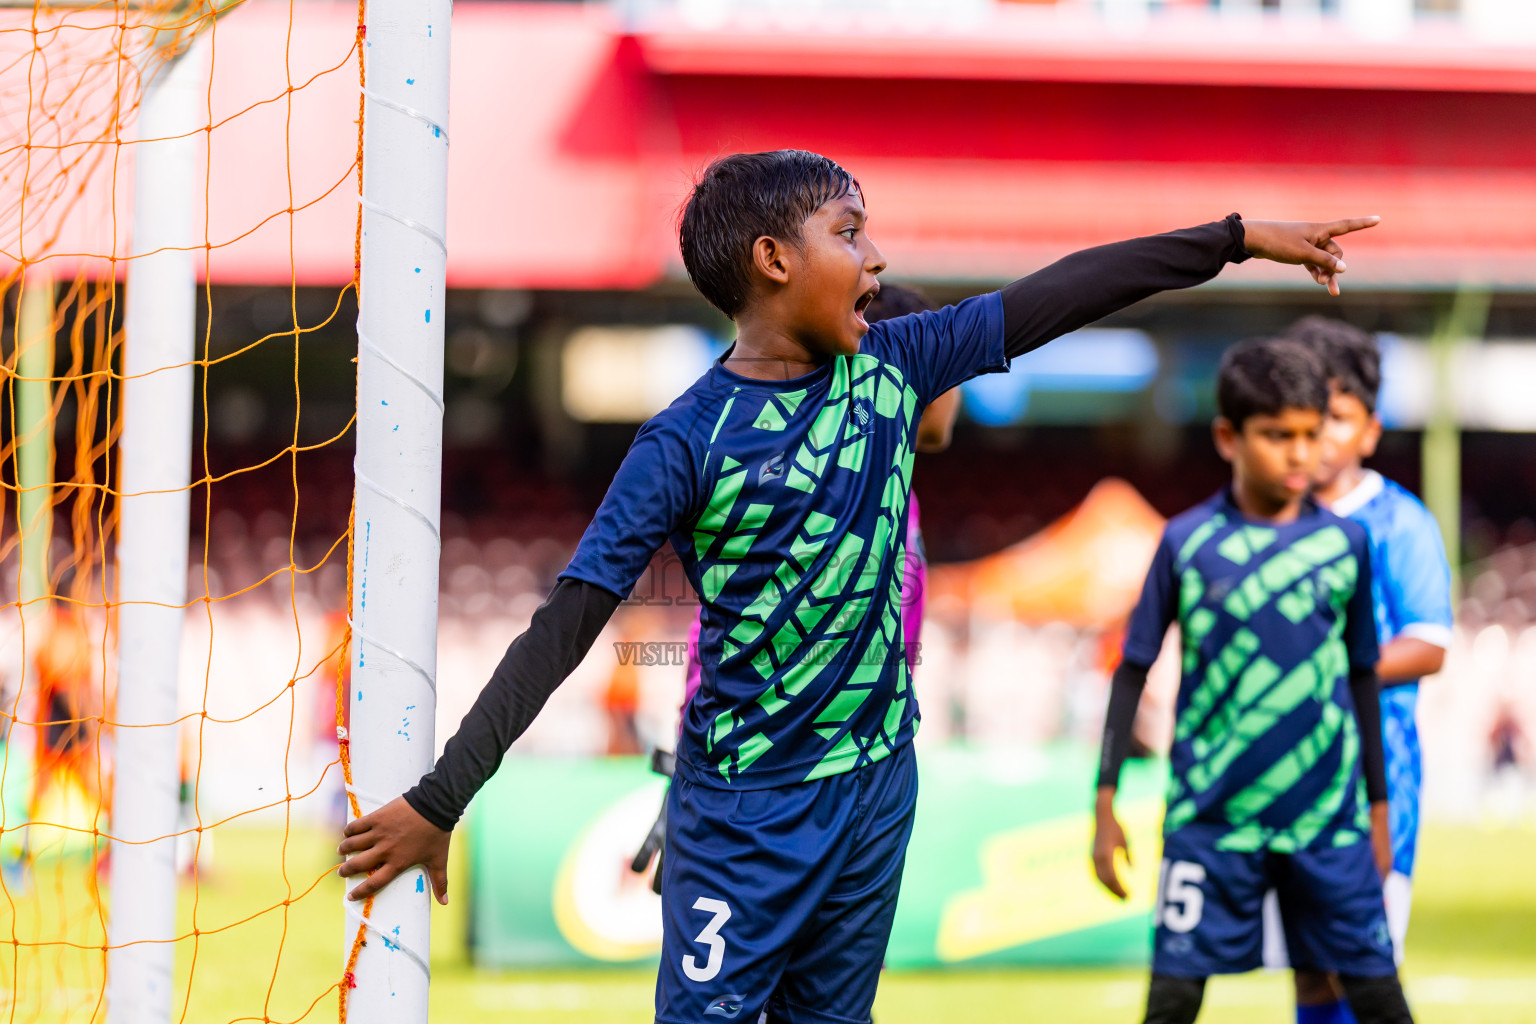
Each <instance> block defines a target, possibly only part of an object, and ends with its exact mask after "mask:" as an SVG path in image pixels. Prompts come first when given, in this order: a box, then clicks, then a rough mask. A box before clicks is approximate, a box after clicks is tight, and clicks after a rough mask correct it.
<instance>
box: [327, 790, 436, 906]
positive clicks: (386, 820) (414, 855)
mask: <svg viewBox="0 0 1536 1024" xmlns="http://www.w3.org/2000/svg"><path fill="white" fill-rule="evenodd" d="M345 835H346V838H345V839H343V840H342V841H341V845H340V846H338V847H337V848H336V852H337V853H340V854H341V855H342V856H344V857H346V858H347V859H346V860H345V861H343V862H342V865H341V867H340V868H338V869H337V873H338V874H339V875H341V877H343V878H351V877H352V876H353V875H362V874H366V875H367V876H368V877H367V878H365V879H364V880H363V881H362V882H360V883H358V885H357V886H355V887H354V888H353V889H352V891H351V892H349V893H347V898H348V899H351V900H365V899H367V898H368V897H369V896H372V895H373V894H374V893H376V892H378V891H379V890H381V889H383V888H384V887H385V886H386V885H388V884H389V883H390V882H392V881H394V880H395V878H396V877H398V876H399V875H400V874H401V873H402V872H404V871H407V870H409V869H410V868H412V867H415V866H416V865H417V864H420V865H421V866H422V867H424V868H426V870H427V878H428V879H430V880H431V882H432V894H433V895H434V896H436V897H437V902H439V903H441V904H443V905H444V906H447V905H448V841H449V840H450V839H451V838H452V836H453V833H452V832H444V831H443V830H442V829H440V828H438V827H437V826H436V825H434V824H432V823H431V822H430V821H428V820H427V819H426V818H423V817H422V816H421V815H420V814H418V813H416V810H415V808H413V807H412V806H411V805H410V804H409V803H407V802H406V800H405V798H404V797H395V799H393V800H391V801H390V802H389V803H387V804H385V805H384V806H383V807H380V808H379V809H378V810H376V811H374V812H373V813H372V814H365V815H363V816H362V817H361V818H357V819H355V820H353V821H350V822H348V823H347V828H346V832H345Z"/></svg>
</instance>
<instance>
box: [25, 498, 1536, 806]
mask: <svg viewBox="0 0 1536 1024" xmlns="http://www.w3.org/2000/svg"><path fill="white" fill-rule="evenodd" d="M925 500H926V499H925ZM578 518H579V517H578ZM290 522H291V520H290V519H288V518H287V517H285V516H284V515H283V514H282V513H280V512H276V511H272V510H267V511H261V512H257V513H255V514H254V515H252V516H249V517H247V516H246V515H245V514H243V513H241V512H238V511H235V510H232V509H224V510H221V511H218V512H216V513H215V514H214V517H213V518H212V520H210V523H211V525H210V536H212V537H214V538H215V539H216V543H213V544H211V545H210V547H209V553H208V558H207V563H206V564H207V574H206V591H205V577H204V571H203V557H202V551H201V547H202V544H201V540H200V539H199V540H198V541H197V542H196V543H195V545H194V551H193V557H192V570H191V574H190V575H191V579H190V580H189V593H190V594H191V595H192V597H193V598H194V601H193V603H192V605H191V607H190V608H189V610H188V614H187V619H186V626H185V632H184V635H183V658H182V676H181V688H180V692H181V708H182V713H183V715H184V716H186V717H185V718H184V719H183V723H182V731H183V772H184V776H185V778H186V780H187V797H188V800H189V814H190V813H191V811H190V800H191V799H192V797H193V795H194V791H195V795H196V797H197V800H198V805H199V807H200V808H201V809H202V813H203V818H204V820H205V821H215V820H220V819H221V818H223V817H225V816H227V815H230V814H236V813H240V812H246V811H250V810H252V809H253V808H266V810H265V811H263V812H260V813H270V814H280V813H281V812H282V809H283V807H284V805H285V803H287V802H289V801H290V800H291V801H292V803H293V808H294V811H295V813H297V814H299V815H301V816H309V817H312V818H327V817H329V818H335V817H337V816H339V815H340V814H341V787H340V780H339V772H338V770H337V768H336V766H335V760H336V756H337V744H336V690H337V684H338V675H340V676H341V678H343V679H344V678H345V665H344V662H345V657H344V653H343V652H342V650H341V644H342V641H343V639H344V637H345V635H346V617H345V610H344V601H345V593H346V568H345V557H346V553H345V549H344V547H333V544H334V542H335V538H325V537H313V536H312V537H300V538H298V539H297V540H296V541H294V544H293V552H294V562H295V563H296V564H297V565H299V566H301V567H303V568H306V569H311V570H312V571H307V572H289V571H288V570H287V568H286V567H287V565H288V564H289V545H290V538H289V532H290V531H289V526H290ZM478 525H479V528H477V529H471V528H469V527H468V525H467V524H465V523H464V522H463V521H450V522H448V523H446V524H445V531H444V532H445V535H446V539H445V541H444V544H443V558H442V571H441V581H442V587H441V598H440V608H439V613H440V625H441V629H440V637H439V648H438V711H437V723H436V724H437V737H438V742H439V744H440V743H441V741H442V739H444V738H446V736H447V735H449V734H450V733H451V731H452V729H453V727H454V726H455V725H456V724H457V722H458V719H459V718H460V717H461V716H462V715H463V713H464V712H465V711H466V710H467V709H468V707H469V705H470V703H472V701H473V700H474V698H475V695H476V694H477V693H478V691H479V689H480V687H481V685H482V684H483V683H484V681H485V680H486V679H487V678H488V677H489V675H490V673H491V671H492V669H493V668H494V667H495V665H496V663H497V662H498V661H499V660H500V658H501V656H502V654H503V652H504V651H505V649H506V646H507V644H508V643H509V642H510V641H511V640H512V639H513V638H514V637H516V636H517V635H518V634H519V633H520V632H521V631H522V630H523V629H524V628H525V627H526V625H527V623H528V620H529V618H530V617H531V615H532V613H533V611H534V609H536V608H537V607H538V605H539V603H540V602H541V601H542V599H543V595H544V594H545V593H546V592H547V590H548V589H549V587H550V586H551V585H552V583H553V581H554V578H555V576H556V574H557V573H558V572H559V571H560V569H562V568H563V567H564V565H565V563H566V560H567V559H568V558H569V555H570V552H571V550H572V548H573V546H574V541H575V539H576V538H575V537H572V536H569V535H567V536H563V537H552V536H545V537H535V538H527V537H522V538H518V539H514V538H512V537H508V536H501V535H498V534H497V533H496V532H495V530H494V528H493V527H492V526H491V525H490V524H488V523H484V524H478ZM931 529H932V528H931V527H930V531H931ZM1483 529H1484V530H1485V532H1486V531H1487V529H1488V528H1486V527H1483ZM58 543H60V544H63V541H62V540H60V541H59V542H58ZM1492 543H1493V544H1495V545H1496V550H1495V551H1494V553H1493V554H1491V555H1489V556H1488V557H1486V558H1483V559H1481V560H1479V561H1476V562H1472V563H1469V564H1468V565H1466V566H1465V567H1464V570H1463V592H1464V597H1463V598H1462V600H1461V603H1460V611H1459V615H1458V622H1457V626H1456V631H1455V641H1454V644H1453V647H1452V649H1451V652H1450V656H1449V658H1448V661H1447V664H1446V668H1445V670H1444V671H1443V672H1442V673H1441V674H1440V675H1439V676H1437V677H1434V678H1432V679H1431V680H1429V681H1427V682H1426V684H1425V686H1424V688H1423V696H1422V698H1421V703H1420V711H1419V719H1420V728H1421V731H1422V733H1423V737H1424V745H1425V751H1426V754H1425V756H1426V758H1427V759H1429V760H1430V761H1431V763H1432V764H1433V770H1432V771H1429V772H1427V773H1426V778H1427V779H1428V789H1427V791H1426V793H1425V799H1426V804H1427V807H1428V808H1429V810H1430V812H1431V813H1434V814H1440V815H1458V814H1459V815H1466V814H1477V815H1493V816H1499V817H1511V816H1529V815H1532V814H1536V527H1533V526H1532V524H1531V523H1530V522H1529V521H1526V520H1521V521H1518V522H1516V523H1515V524H1514V525H1512V526H1511V527H1509V528H1507V529H1506V530H1504V531H1502V534H1500V535H1497V536H1496V537H1494V538H1493V540H1492ZM109 575H110V574H109ZM15 579H16V571H15V564H14V557H13V558H11V559H8V560H6V561H4V562H0V590H4V591H10V590H13V589H14V586H15ZM108 583H109V585H110V579H109V580H108ZM205 592H207V593H212V594H215V595H218V596H221V597H223V599H222V600H215V601H212V602H203V601H201V600H196V598H197V597H198V596H200V595H202V594H203V593H205ZM231 594H233V595H234V596H226V595H231ZM4 596H5V597H6V598H7V599H8V600H12V601H14V596H13V595H12V594H11V593H8V592H7V593H5V594H4ZM696 615H697V604H696V599H695V598H694V597H693V595H692V593H691V591H690V590H689V589H688V588H687V586H686V584H685V583H683V582H682V579H681V574H680V572H678V571H677V566H676V564H675V563H674V562H670V561H669V560H667V559H664V558H658V560H657V562H656V563H655V564H654V565H653V566H652V569H651V572H650V573H649V574H648V576H647V578H646V579H645V580H643V581H642V583H641V585H640V587H638V588H637V591H636V596H635V598H633V599H632V600H631V601H630V602H629V603H627V604H626V605H624V606H622V607H621V609H620V611H619V613H618V614H617V615H616V616H615V618H614V619H613V621H612V622H611V623H610V624H609V626H608V628H607V629H606V630H605V632H604V634H603V636H602V637H601V638H600V640H599V642H598V643H597V644H596V645H595V646H594V648H593V651H592V653H591V654H590V655H589V656H588V658H587V659H586V661H585V662H583V664H582V665H581V666H580V668H578V670H577V671H576V672H575V674H574V675H573V676H572V677H571V678H570V679H569V680H568V681H567V682H566V684H565V685H564V686H563V687H561V689H560V690H559V691H557V692H556V694H555V696H554V697H553V698H552V700H551V701H550V704H549V706H548V708H547V710H546V711H545V713H544V714H542V715H541V716H540V717H539V718H538V719H537V720H536V722H535V723H534V725H533V727H532V728H531V729H530V731H529V732H528V734H527V735H526V736H525V737H524V739H523V740H522V741H521V742H520V743H519V744H518V748H517V750H518V753H520V754H539V755H565V756H597V755H604V754H625V753H639V752H642V751H644V750H646V749H648V748H650V747H651V746H661V747H668V748H670V747H671V745H672V743H673V738H674V737H675V735H676V730H677V723H678V712H679V708H678V704H679V701H680V700H681V697H682V693H683V683H684V666H683V664H682V658H681V653H680V652H681V651H682V650H683V647H682V645H683V644H684V642H685V639H686V637H687V634H688V629H689V626H690V625H691V623H692V621H693V618H694V617H695V616H696ZM104 621H105V620H104V618H103V616H102V615H101V614H100V611H99V609H90V608H86V609H84V610H78V611H77V610H73V609H70V608H67V607H62V606H60V608H59V610H58V611H57V612H55V613H52V614H51V615H39V616H34V617H31V618H30V619H29V621H28V628H27V633H26V641H25V644H23V636H22V629H21V625H22V624H21V620H20V617H19V616H18V615H17V614H16V612H15V609H14V605H13V607H12V610H11V612H10V615H9V616H8V617H7V618H6V620H5V621H4V622H3V623H0V626H3V629H4V633H3V636H0V672H3V681H0V685H3V688H4V700H5V707H6V708H7V709H10V708H13V707H15V708H17V709H18V714H19V716H20V717H21V718H23V719H24V720H25V719H27V718H28V717H29V714H41V713H42V711H41V709H42V708H43V707H44V706H46V708H47V709H48V710H47V717H46V718H45V719H42V720H46V721H52V722H55V723H59V722H64V721H66V720H69V719H75V718H78V719H82V720H89V719H93V718H94V717H96V716H97V715H99V714H101V713H102V709H103V708H105V709H107V710H106V713H107V715H108V716H109V717H110V705H111V691H112V679H111V659H110V657H108V656H106V655H105V654H104V653H103V638H104V637H105V636H106V632H105V627H104ZM66 641H68V642H66ZM635 642H647V643H651V644H655V645H661V646H653V647H651V648H649V649H648V650H649V653H648V654H647V655H645V656H641V657H632V656H624V655H622V654H621V651H623V650H626V649H627V648H626V647H625V646H624V645H628V644H632V643H635ZM1118 646H1119V636H1118V633H1117V631H1116V630H1114V629H1112V628H1111V629H1099V628H1093V627H1082V626H1072V625H1068V624H1066V623H1063V622H1027V621H1020V620H1018V619H1017V618H1015V617H1014V616H1013V615H1012V614H1010V613H1008V612H1007V611H1006V610H1000V609H998V608H996V607H984V606H982V605H980V604H974V603H967V601H966V600H965V599H964V598H963V597H961V596H959V595H958V594H956V593H951V592H938V591H935V592H933V593H931V594H930V599H929V600H928V602H927V616H926V621H925V623H924V627H923V634H922V650H921V662H920V665H919V667H918V669H917V676H916V679H917V683H916V685H917V688H918V692H919V696H920V699H921V700H922V706H923V717H924V723H923V729H922V731H921V733H920V734H919V740H918V742H919V743H920V744H923V745H925V746H926V745H938V744H945V743H953V742H963V743H968V744H975V745H984V746H999V747H1006V746H1031V745H1038V744H1044V743H1049V742H1054V741H1061V740H1066V741H1075V742H1080V743H1093V742H1095V740H1096V737H1097V735H1098V733H1099V730H1100V726H1101V722H1102V715H1103V709H1104V703H1105V700H1106V696H1107V685H1108V676H1109V673H1110V671H1111V670H1112V669H1113V666H1114V663H1115V658H1116V657H1117V651H1118ZM1175 663H1176V659H1175V658H1164V659H1161V660H1160V662H1159V665H1158V668H1157V670H1156V671H1155V672H1154V675H1153V678H1152V681H1151V683H1150V685H1149V691H1148V696H1147V698H1146V702H1145V704H1144V707H1143V714H1142V718H1141V721H1140V723H1139V726H1138V731H1139V735H1138V740H1139V742H1140V745H1141V746H1143V747H1144V748H1146V749H1148V750H1152V751H1156V750H1158V749H1160V748H1161V747H1163V746H1164V745H1165V744H1166V742H1167V736H1168V735H1169V733H1170V731H1171V723H1172V712H1171V703H1172V700H1173V698H1174V695H1175V693H1176V690H1177V678H1176V667H1175ZM23 672H25V676H23ZM21 679H25V680H26V687H25V688H24V693H23V697H22V699H21V700H20V702H19V703H18V698H17V692H16V683H17V681H18V680H21ZM290 684H291V685H290ZM40 687H41V688H44V689H46V690H47V691H48V692H47V693H43V692H42V691H41V689H39V688H40ZM39 701H41V703H39ZM25 708H31V709H33V711H32V712H31V713H23V709H25ZM45 732H46V735H45V736H44V737H43V740H44V742H45V743H47V744H49V745H50V747H51V748H57V749H56V750H55V751H54V756H55V761H56V762H58V763H67V761H68V756H70V755H69V751H71V750H77V749H78V750H84V751H85V752H86V755H87V757H88V758H89V757H93V756H94V753H93V752H94V750H95V749H96V746H97V745H96V743H95V739H94V737H95V735H96V733H95V730H94V726H93V725H92V724H91V723H90V722H89V721H85V722H82V724H80V725H79V726H72V725H59V724H55V725H54V726H52V727H50V728H49V729H47V730H45ZM61 757H62V758H63V760H60V758H61ZM199 769H201V771H199ZM93 776H94V768H91V770H90V771H86V770H84V769H81V777H82V778H83V779H87V780H89V779H90V778H91V777H93ZM85 788H87V789H89V788H91V787H90V785H89V784H87V785H86V787H85Z"/></svg>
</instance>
